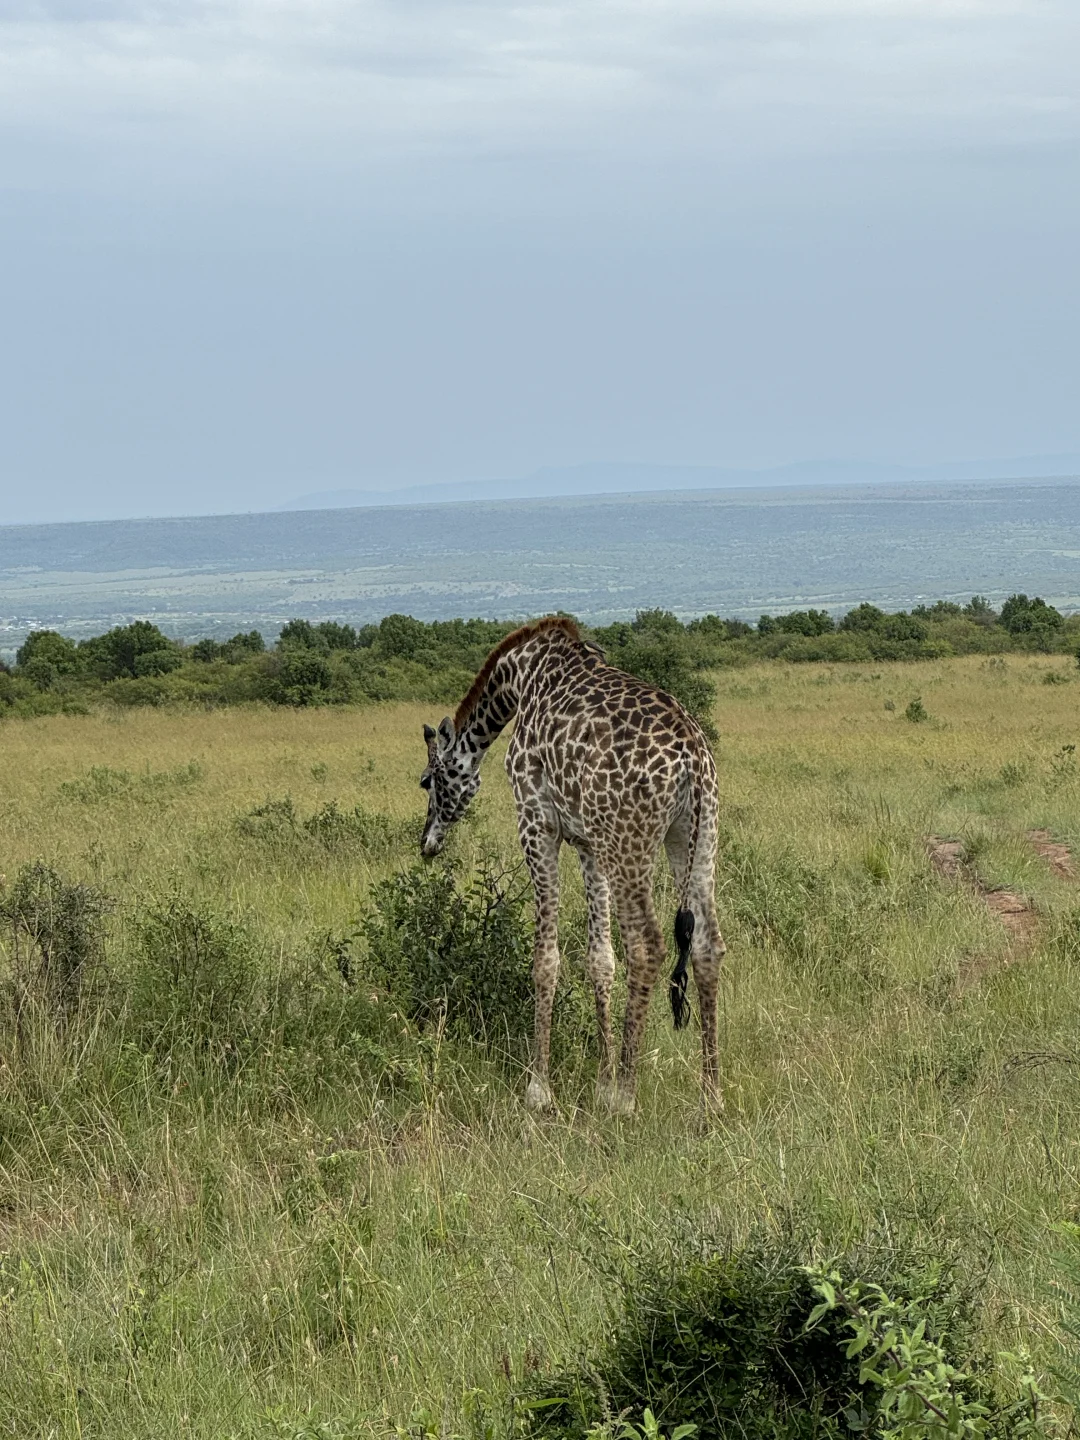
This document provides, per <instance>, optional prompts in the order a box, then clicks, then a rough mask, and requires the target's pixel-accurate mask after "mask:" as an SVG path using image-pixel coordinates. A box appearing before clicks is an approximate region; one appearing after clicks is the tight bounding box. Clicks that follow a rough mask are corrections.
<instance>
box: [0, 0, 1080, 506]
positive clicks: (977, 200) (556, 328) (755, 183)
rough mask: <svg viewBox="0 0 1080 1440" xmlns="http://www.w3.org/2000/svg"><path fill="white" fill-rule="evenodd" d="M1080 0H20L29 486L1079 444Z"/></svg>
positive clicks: (2, 480)
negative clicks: (519, 0) (559, 0)
mask: <svg viewBox="0 0 1080 1440" xmlns="http://www.w3.org/2000/svg"><path fill="white" fill-rule="evenodd" d="M1078 77H1080V4H1078V3H1077V0H1014V3H1008V0H1000V3H991V0H832V3H828V0H699V3H694V0H636V3H630V0H606V3H600V0H574V3H572V4H566V5H561V4H550V3H543V0H540V3H533V4H524V5H517V6H515V5H513V4H507V3H506V0H498V3H494V0H493V3H474V4H463V3H457V0H386V3H376V0H229V3H226V0H205V3H195V0H159V3H153V0H145V3H135V0H37V3H35V0H0V261H2V264H0V277H2V278H0V287H2V294H0V302H2V312H0V313H2V317H3V319H2V331H0V333H2V335H3V349H2V355H3V360H2V364H3V374H2V377H0V380H2V400H0V523H3V522H4V521H24V520H37V519H66V518H95V517H105V516H118V515H147V514H157V515H162V514H191V513H200V512H209V511H225V510H249V509H266V508H270V507H272V506H275V505H277V504H279V503H281V502H283V501H286V500H288V499H289V498H291V497H293V496H295V495H299V494H303V493H305V492H308V491H316V490H328V489H335V488H346V487H356V488H371V489H383V488H391V487H395V486H398V485H406V484H415V483H418V482H428V481H437V480H443V479H445V480H460V479H473V478H475V479H494V478H499V477H503V476H512V475H521V474H525V473H527V472H528V471H530V470H533V469H536V468H537V467H540V466H548V465H573V464H578V463H582V462H589V461H611V460H623V461H639V462H663V463H682V464H700V465H720V466H748V465H750V466H759V465H760V466H766V465H772V464H780V463H784V462H787V461H796V460H817V459H825V458H844V459H873V460H879V461H902V462H908V463H911V462H916V463H917V462H930V461H936V460H943V459H969V458H982V457H986V458H991V457H1001V456H1007V455H1035V454H1041V453H1049V452H1063V451H1077V450H1080V406H1078V404H1077V396H1078V395H1080V358H1078V357H1080V301H1078V295H1080V285H1078V282H1077V271H1078V266H1077V260H1076V256H1077V255H1078V254H1080V164H1078V159H1080V102H1078V98H1077V97H1078V93H1080V84H1078Z"/></svg>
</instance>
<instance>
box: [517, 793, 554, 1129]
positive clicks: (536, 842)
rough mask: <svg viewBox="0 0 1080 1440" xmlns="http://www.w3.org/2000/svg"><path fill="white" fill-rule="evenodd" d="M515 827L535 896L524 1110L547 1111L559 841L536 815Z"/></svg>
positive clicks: (528, 814)
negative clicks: (531, 1022) (531, 1020)
mask: <svg viewBox="0 0 1080 1440" xmlns="http://www.w3.org/2000/svg"><path fill="white" fill-rule="evenodd" d="M518 821H519V830H520V834H521V848H522V849H523V850H524V852H525V863H526V864H527V865H528V867H529V874H530V876H531V877H532V883H533V892H534V894H535V896H536V934H535V937H534V942H533V985H534V987H535V994H536V1012H535V1019H534V1028H533V1055H532V1066H531V1069H530V1072H529V1083H528V1086H527V1087H526V1090H525V1104H526V1105H527V1107H528V1108H529V1109H530V1110H548V1109H550V1108H551V1105H552V1103H553V1102H552V1098H551V1084H550V1079H549V1073H550V1072H549V1066H550V1058H551V1012H552V1009H553V1008H554V1004H555V986H556V984H557V982H558V978H559V841H558V839H557V838H556V836H555V833H554V831H553V829H552V828H551V827H550V826H549V825H548V824H547V823H546V818H545V817H544V815H543V814H542V813H540V812H539V811H538V810H535V811H534V810H532V809H529V810H521V811H519V815H518Z"/></svg>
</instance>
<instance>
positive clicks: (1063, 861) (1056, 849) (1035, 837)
mask: <svg viewBox="0 0 1080 1440" xmlns="http://www.w3.org/2000/svg"><path fill="white" fill-rule="evenodd" d="M1027 838H1028V841H1029V842H1030V844H1031V847H1032V849H1033V850H1034V851H1035V853H1036V855H1039V856H1041V858H1042V859H1043V860H1045V861H1046V863H1047V864H1048V865H1049V866H1050V869H1051V870H1053V872H1054V874H1055V875H1058V876H1060V877H1061V879H1062V880H1075V879H1076V870H1075V868H1074V866H1073V858H1072V855H1071V854H1070V852H1069V847H1068V846H1067V845H1063V844H1062V843H1061V841H1060V840H1055V839H1054V837H1053V836H1052V835H1051V834H1050V831H1049V830H1029V831H1028V832H1027Z"/></svg>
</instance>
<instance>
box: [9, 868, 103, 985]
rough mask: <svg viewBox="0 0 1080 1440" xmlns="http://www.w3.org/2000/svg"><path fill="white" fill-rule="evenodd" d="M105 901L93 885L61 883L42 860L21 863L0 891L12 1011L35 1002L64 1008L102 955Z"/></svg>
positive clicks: (53, 871) (64, 881) (56, 873)
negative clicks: (7, 934)
mask: <svg viewBox="0 0 1080 1440" xmlns="http://www.w3.org/2000/svg"><path fill="white" fill-rule="evenodd" d="M110 908H111V902H110V900H109V898H108V897H107V896H106V895H105V894H104V893H103V892H102V891H101V890H99V889H97V888H96V887H95V886H93V885H84V884H77V883H73V882H71V881H68V880H65V879H64V878H63V876H62V875H60V874H59V873H58V872H57V871H56V870H54V869H53V868H52V866H50V865H46V864H45V863H44V862H43V861H40V860H39V861H35V862H34V863H33V864H30V865H24V866H23V867H22V869H21V870H20V871H19V873H18V874H17V875H16V877H15V882H14V884H13V885H12V886H11V887H10V889H0V922H3V923H5V924H6V925H8V926H9V927H10V931H11V948H12V957H13V962H14V966H13V968H14V980H15V985H16V991H17V994H16V1004H17V1008H21V1006H22V1005H23V1004H24V1003H25V1002H26V1001H27V1000H29V999H31V998H38V999H40V1000H41V1001H43V1002H44V1003H45V1004H46V1006H48V1007H49V1008H56V1009H59V1010H65V1009H68V1008H70V1007H71V1006H72V1005H73V1004H74V1002H75V1001H76V1000H77V999H78V996H79V993H80V991H81V989H82V987H83V984H84V982H85V980H86V978H87V976H88V975H89V973H90V972H91V970H92V969H93V967H94V966H95V965H96V964H97V963H98V961H99V960H100V959H101V956H102V950H103V923H102V922H103V919H104V916H105V915H106V914H107V913H108V911H109V909H110Z"/></svg>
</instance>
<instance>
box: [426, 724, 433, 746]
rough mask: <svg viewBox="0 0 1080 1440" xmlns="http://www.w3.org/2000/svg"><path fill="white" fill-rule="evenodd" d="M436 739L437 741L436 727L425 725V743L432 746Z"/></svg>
mask: <svg viewBox="0 0 1080 1440" xmlns="http://www.w3.org/2000/svg"><path fill="white" fill-rule="evenodd" d="M434 739H435V727H434V726H433V725H425V726H424V742H425V744H427V745H430V744H431V742H432V741H433V740H434Z"/></svg>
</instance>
